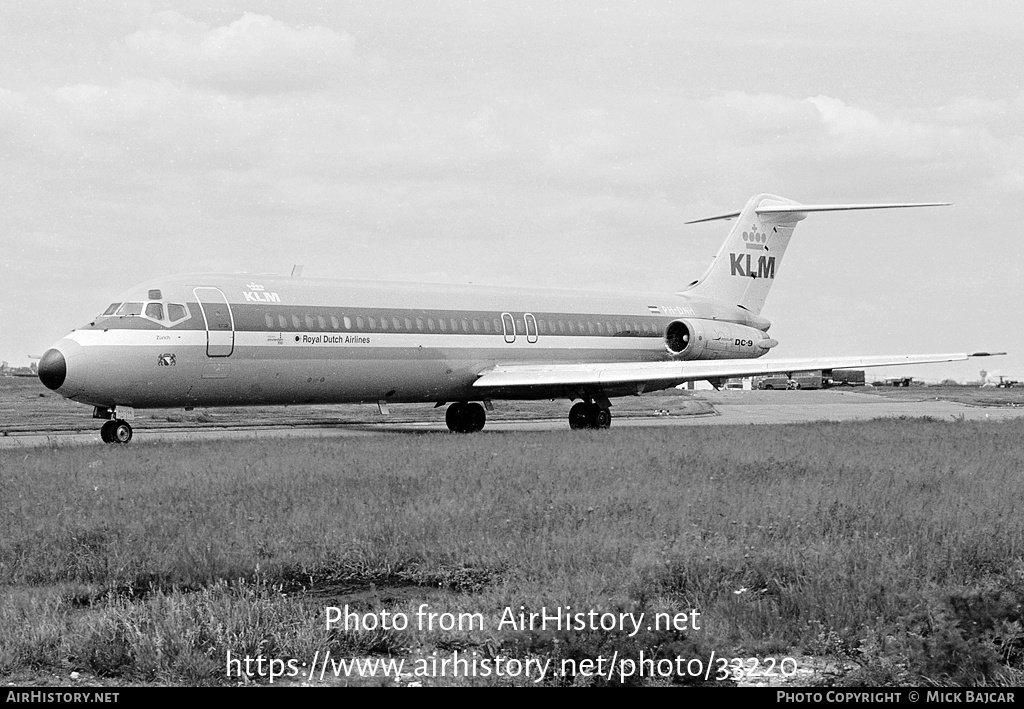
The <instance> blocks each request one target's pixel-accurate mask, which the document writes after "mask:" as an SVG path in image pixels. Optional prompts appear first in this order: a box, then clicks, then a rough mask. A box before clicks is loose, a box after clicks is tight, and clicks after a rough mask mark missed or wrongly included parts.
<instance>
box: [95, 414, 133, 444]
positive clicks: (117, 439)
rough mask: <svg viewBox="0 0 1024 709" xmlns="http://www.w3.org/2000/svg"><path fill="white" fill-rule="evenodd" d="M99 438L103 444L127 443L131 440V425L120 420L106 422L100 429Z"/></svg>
mask: <svg viewBox="0 0 1024 709" xmlns="http://www.w3.org/2000/svg"><path fill="white" fill-rule="evenodd" d="M100 438H102V439H103V442H104V443H127V442H128V441H130V440H132V427H131V424H129V423H128V422H127V421H122V420H120V419H114V420H111V421H107V422H106V423H105V424H103V428H101V429H100Z"/></svg>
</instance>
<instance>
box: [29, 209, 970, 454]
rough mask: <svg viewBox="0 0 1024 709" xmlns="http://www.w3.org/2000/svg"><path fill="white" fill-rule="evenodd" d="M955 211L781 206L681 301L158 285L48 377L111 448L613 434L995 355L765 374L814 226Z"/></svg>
mask: <svg viewBox="0 0 1024 709" xmlns="http://www.w3.org/2000/svg"><path fill="white" fill-rule="evenodd" d="M943 205H944V203H934V202H929V203H900V204H848V205H837V204H817V205H815V204H800V203H798V202H794V201H792V200H789V199H785V198H782V197H777V196H774V195H769V194H759V195H756V196H754V197H752V198H751V199H750V200H749V201H748V202H747V204H746V206H745V207H744V208H743V209H742V210H739V211H735V212H729V213H726V214H719V215H717V216H714V217H708V218H706V219H698V220H694V221H692V222H686V223H687V224H694V223H698V222H706V221H714V220H729V219H736V220H737V221H736V223H735V225H734V226H733V228H732V229H731V230H730V232H729V234H728V236H727V238H726V239H725V241H724V243H723V244H722V246H721V248H720V250H719V251H718V255H717V256H716V257H715V259H714V261H713V262H712V263H711V265H710V266H709V267H708V268H707V270H706V271H705V273H704V274H703V275H702V276H701V277H700V278H698V279H697V280H695V281H693V282H692V283H690V284H689V285H688V286H686V287H685V288H684V289H683V290H682V291H680V292H677V293H646V292H618V293H610V292H606V291H573V290H555V289H536V288H529V289H527V288H514V287H485V286H474V285H444V284H436V283H404V282H376V281H359V280H342V279H323V278H305V277H296V276H295V274H294V273H293V275H292V276H279V275H251V274H249V275H247V274H206V275H180V276H172V277H167V278H158V279H156V280H154V281H151V282H148V283H143V284H141V285H138V286H135V287H134V288H130V289H128V290H127V291H125V292H124V293H122V294H121V295H120V296H118V297H117V298H116V299H115V301H114V302H112V303H111V304H110V306H109V307H108V308H107V309H106V310H105V311H104V312H103V313H102V314H101V315H99V316H98V317H96V318H95V319H94V320H93V321H92V322H90V323H88V324H87V325H85V326H83V327H81V328H78V329H76V330H73V331H72V332H71V333H70V334H69V335H68V336H66V337H64V338H62V339H61V340H59V341H58V342H56V343H55V344H54V345H53V346H52V347H51V348H50V349H48V350H47V351H46V352H45V353H44V355H43V357H42V359H41V360H40V362H39V367H38V376H39V379H40V381H41V382H42V383H43V384H44V385H45V386H46V387H48V388H49V389H52V390H54V391H56V392H58V393H59V394H61V395H62V396H65V397H67V398H68V399H71V400H73V401H76V402H80V403H83V404H87V405H90V406H92V407H93V416H94V417H95V418H98V419H105V420H106V422H105V423H104V424H103V425H102V428H101V429H100V437H101V438H102V440H103V441H105V442H107V443H127V442H128V441H130V440H131V439H132V435H133V433H132V427H131V424H130V423H129V421H130V420H133V419H134V410H135V409H144V408H154V407H184V408H186V409H192V408H194V407H197V406H199V407H214V406H239V405H251V406H263V405H288V404H335V403H377V405H378V406H379V408H380V411H381V413H382V414H387V413H388V411H389V409H388V406H389V405H390V404H398V403H411V402H434V403H436V406H437V407H440V406H444V405H445V404H449V403H450V405H449V406H448V409H447V411H446V414H445V422H446V424H447V426H448V428H449V429H450V430H451V431H453V432H459V433H470V432H476V431H480V430H482V429H483V428H484V424H485V421H486V410H493V409H492V404H491V402H492V401H495V400H509V399H520V400H527V399H568V400H569V401H575V402H576V403H575V404H574V405H573V406H572V407H571V408H570V410H569V415H568V420H569V426H570V427H571V428H573V429H606V428H608V427H609V426H610V425H611V420H612V414H611V399H613V398H616V397H621V396H638V395H640V394H643V393H644V392H649V391H655V390H659V389H667V388H670V387H675V386H678V385H680V384H682V383H684V382H688V381H694V380H708V381H710V382H712V383H713V384H721V382H722V381H723V380H724V379H725V378H729V377H745V376H752V375H759V374H771V373H780V372H781V373H792V372H794V371H805V370H815V369H825V370H827V369H833V368H849V367H873V366H886V365H898V364H913V363H926V362H948V361H956V360H963V359H967V358H968V357H972V356H985V355H987V354H988V353H975V354H973V355H968V354H966V353H950V354H920V355H887V356H866V357H865V356H853V355H840V356H834V357H824V358H798V359H772V358H766V359H760V358H761V357H762V356H763V355H765V354H767V353H768V352H769V351H770V350H771V349H772V348H774V347H775V346H776V345H777V344H778V342H777V341H776V340H774V339H773V338H772V337H771V336H770V335H769V334H768V330H769V328H770V327H771V322H770V321H769V320H768V319H766V318H765V317H763V316H762V315H761V309H762V307H763V306H764V303H765V299H766V297H767V295H768V292H769V289H770V288H771V285H772V283H773V282H774V280H775V277H776V276H777V274H778V272H779V268H780V265H781V262H782V258H783V256H784V254H785V252H786V247H787V245H788V244H789V240H790V238H791V236H792V234H793V230H794V228H795V226H796V224H797V222H799V221H801V220H803V219H804V218H806V216H807V215H808V214H810V213H813V212H829V211H845V210H861V209H889V208H906V207H930V206H943Z"/></svg>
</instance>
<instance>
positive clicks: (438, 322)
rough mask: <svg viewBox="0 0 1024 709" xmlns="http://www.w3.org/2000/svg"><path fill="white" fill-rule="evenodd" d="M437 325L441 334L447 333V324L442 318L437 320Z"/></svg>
mask: <svg viewBox="0 0 1024 709" xmlns="http://www.w3.org/2000/svg"><path fill="white" fill-rule="evenodd" d="M437 324H438V325H440V326H441V332H448V323H446V322H445V321H444V318H438V319H437Z"/></svg>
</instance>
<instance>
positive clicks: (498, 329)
mask: <svg viewBox="0 0 1024 709" xmlns="http://www.w3.org/2000/svg"><path fill="white" fill-rule="evenodd" d="M494 332H495V334H499V335H500V334H501V333H503V332H504V330H502V329H501V320H499V319H498V318H494Z"/></svg>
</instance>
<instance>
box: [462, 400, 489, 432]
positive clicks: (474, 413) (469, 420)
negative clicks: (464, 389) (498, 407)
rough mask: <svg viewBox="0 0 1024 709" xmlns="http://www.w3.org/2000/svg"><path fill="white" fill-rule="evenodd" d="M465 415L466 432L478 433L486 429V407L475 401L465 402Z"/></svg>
mask: <svg viewBox="0 0 1024 709" xmlns="http://www.w3.org/2000/svg"><path fill="white" fill-rule="evenodd" d="M463 406H464V409H463V417H464V419H465V422H466V431H465V432H466V433H476V432H477V431H482V430H484V424H485V423H487V412H486V411H484V407H483V406H481V405H480V404H478V403H476V402H475V401H474V402H472V403H470V404H463Z"/></svg>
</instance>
